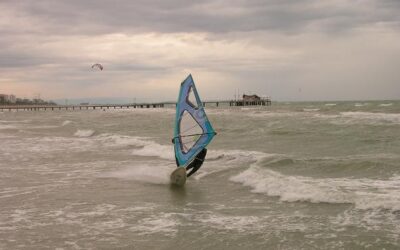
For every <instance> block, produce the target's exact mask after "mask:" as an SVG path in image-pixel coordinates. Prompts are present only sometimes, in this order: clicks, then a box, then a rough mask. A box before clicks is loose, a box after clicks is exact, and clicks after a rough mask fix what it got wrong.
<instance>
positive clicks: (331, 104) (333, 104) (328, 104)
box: [325, 103, 336, 107]
mask: <svg viewBox="0 0 400 250" xmlns="http://www.w3.org/2000/svg"><path fill="white" fill-rule="evenodd" d="M325 106H328V107H329V106H336V103H326V104H325Z"/></svg>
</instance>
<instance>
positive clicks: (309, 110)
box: [303, 108, 319, 112]
mask: <svg viewBox="0 0 400 250" xmlns="http://www.w3.org/2000/svg"><path fill="white" fill-rule="evenodd" d="M303 111H304V112H316V111H319V109H312V108H304V109H303Z"/></svg>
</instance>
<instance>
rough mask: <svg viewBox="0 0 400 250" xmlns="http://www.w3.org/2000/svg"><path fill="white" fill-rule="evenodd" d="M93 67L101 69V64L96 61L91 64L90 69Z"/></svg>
mask: <svg viewBox="0 0 400 250" xmlns="http://www.w3.org/2000/svg"><path fill="white" fill-rule="evenodd" d="M94 68H99V69H100V70H103V65H101V64H100V63H96V64H93V65H92V69H94Z"/></svg>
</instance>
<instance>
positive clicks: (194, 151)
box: [171, 75, 216, 184]
mask: <svg viewBox="0 0 400 250" xmlns="http://www.w3.org/2000/svg"><path fill="white" fill-rule="evenodd" d="M215 135H216V132H215V131H214V128H213V127H212V126H211V123H210V121H209V120H208V118H207V115H206V113H205V111H204V107H203V103H202V101H201V100H200V96H199V94H198V92H197V89H196V86H195V84H194V81H193V78H192V75H189V76H188V77H186V79H185V80H184V81H183V82H182V83H181V87H180V91H179V96H178V102H177V104H176V116H175V130H174V137H173V138H172V143H173V144H174V152H175V160H176V165H177V167H178V169H176V170H174V172H173V173H172V174H171V183H183V184H185V182H186V166H188V165H189V164H190V163H191V162H192V161H193V160H194V159H195V157H196V156H197V155H198V154H199V153H200V152H201V151H202V150H203V149H204V148H205V147H206V146H207V145H208V144H209V143H210V142H211V140H212V139H213V137H214V136H215ZM183 171H185V178H183V177H182V175H183ZM175 177H179V180H178V179H175Z"/></svg>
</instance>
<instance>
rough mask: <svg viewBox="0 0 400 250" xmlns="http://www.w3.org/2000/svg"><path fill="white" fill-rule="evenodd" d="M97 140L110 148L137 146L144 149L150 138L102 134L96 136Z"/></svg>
mask: <svg viewBox="0 0 400 250" xmlns="http://www.w3.org/2000/svg"><path fill="white" fill-rule="evenodd" d="M96 139H98V140H100V141H102V142H103V143H104V144H105V145H108V146H124V147H125V146H135V147H143V146H145V145H148V144H149V142H148V140H147V139H148V138H146V137H139V136H127V135H118V134H100V135H98V136H96Z"/></svg>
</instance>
